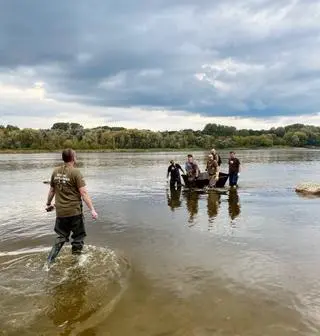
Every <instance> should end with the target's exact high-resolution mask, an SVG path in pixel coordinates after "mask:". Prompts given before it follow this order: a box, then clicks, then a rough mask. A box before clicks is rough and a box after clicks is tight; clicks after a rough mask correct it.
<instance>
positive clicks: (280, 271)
mask: <svg viewBox="0 0 320 336" xmlns="http://www.w3.org/2000/svg"><path fill="white" fill-rule="evenodd" d="M185 154H186V153H164V152H159V153H132V154H131V153H130V154H128V153H79V155H78V166H79V167H80V169H81V170H82V172H83V175H84V176H85V179H86V182H87V185H88V190H89V193H90V195H91V196H92V199H93V202H94V204H95V207H96V210H97V212H98V213H99V216H100V217H99V219H98V220H97V221H93V220H91V218H90V216H89V213H88V211H87V210H86V211H85V218H86V227H87V233H88V236H87V238H86V248H85V251H84V254H83V255H82V256H80V257H75V256H72V255H71V254H70V245H66V246H65V247H64V248H63V250H62V252H61V254H60V255H59V257H58V259H57V262H56V263H55V264H54V265H53V267H52V268H51V269H49V270H48V269H46V268H45V267H44V264H45V261H46V256H47V255H48V252H49V250H50V247H51V244H52V242H53V240H54V233H53V225H54V219H55V217H54V213H46V212H45V211H44V204H45V202H46V196H47V192H48V185H47V184H44V183H43V181H44V180H48V179H49V177H50V174H51V171H52V168H53V167H54V166H56V165H58V164H59V163H60V154H59V153H58V154H57V153H50V154H25V155H22V154H17V155H8V154H6V155H0V185H1V193H0V218H1V222H0V335H10V336H11V335H26V336H28V335H88V336H89V335H97V336H98V335H103V336H108V335H112V336H113V335H114V336H118V335H119V336H120V335H121V336H124V335H130V336H144V335H145V336H153V335H154V336H156V335H157V336H160V335H161V336H164V335H168V336H169V335H173V336H175V335H181V336H182V335H183V336H184V335H185V336H189V335H190V336H193V335H194V336H207V335H232V336H236V335H237V336H240V335H241V336H254V335H259V336H261V335H270V336H274V335H280V336H282V335H284V336H285V335H318V334H319V332H320V297H319V290H320V268H319V262H320V224H319V215H320V208H319V199H318V198H303V197H301V196H299V195H297V194H296V193H295V192H294V186H295V185H296V184H298V183H300V182H303V181H315V182H317V181H319V179H320V151H317V150H306V149H281V150H276V149H272V150H252V151H250V150H241V151H240V150H239V151H238V153H237V157H238V158H239V159H240V161H241V163H242V172H241V176H240V179H239V188H238V190H233V191H232V192H225V193H217V192H209V193H205V192H187V191H184V190H178V191H170V189H168V187H167V184H166V169H167V166H168V162H169V160H170V159H171V158H173V159H175V160H176V161H177V162H180V163H181V164H182V163H184V161H185ZM205 155H206V153H204V152H197V153H195V156H196V158H197V159H198V161H199V163H200V167H201V168H202V169H203V168H204V160H205ZM221 156H222V160H223V164H222V171H226V169H227V167H226V159H227V152H221Z"/></svg>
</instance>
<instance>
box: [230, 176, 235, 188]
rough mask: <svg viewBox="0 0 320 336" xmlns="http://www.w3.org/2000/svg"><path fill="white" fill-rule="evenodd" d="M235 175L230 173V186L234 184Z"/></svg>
mask: <svg viewBox="0 0 320 336" xmlns="http://www.w3.org/2000/svg"><path fill="white" fill-rule="evenodd" d="M233 175H234V173H229V186H230V187H232V186H233Z"/></svg>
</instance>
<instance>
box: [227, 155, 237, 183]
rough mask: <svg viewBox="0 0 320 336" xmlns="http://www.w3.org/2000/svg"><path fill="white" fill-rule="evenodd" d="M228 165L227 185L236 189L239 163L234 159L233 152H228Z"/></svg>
mask: <svg viewBox="0 0 320 336" xmlns="http://www.w3.org/2000/svg"><path fill="white" fill-rule="evenodd" d="M228 163H229V185H230V187H236V186H237V183H238V178H239V175H240V161H239V159H237V158H236V156H235V152H230V158H229V160H228Z"/></svg>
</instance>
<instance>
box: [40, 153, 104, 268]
mask: <svg viewBox="0 0 320 336" xmlns="http://www.w3.org/2000/svg"><path fill="white" fill-rule="evenodd" d="M62 160H63V165H62V166H60V167H57V168H55V169H54V171H53V173H52V175H51V181H50V190H49V193H48V199H47V204H46V210H47V211H51V210H53V209H54V208H55V210H56V222H55V227H54V231H55V232H56V233H57V234H58V237H57V238H56V240H55V243H54V245H53V247H52V250H51V252H50V254H49V256H48V262H52V261H54V259H55V258H56V256H57V255H58V253H59V251H60V250H61V248H62V246H63V245H64V243H65V242H68V241H69V236H70V234H71V232H72V235H71V238H72V243H71V245H72V253H73V254H80V253H81V251H82V248H83V245H84V238H85V236H86V230H85V225H84V219H83V212H82V200H83V201H84V202H85V203H86V205H87V206H88V208H89V209H90V211H91V215H92V218H93V219H97V218H98V214H97V213H96V211H95V209H94V207H93V204H92V201H91V198H90V196H89V194H88V192H87V189H86V183H85V180H84V178H83V176H82V174H81V172H80V170H79V169H78V168H75V164H76V152H75V151H74V150H72V149H70V148H69V149H65V150H63V152H62ZM54 197H55V206H52V205H51V202H52V200H53V198H54Z"/></svg>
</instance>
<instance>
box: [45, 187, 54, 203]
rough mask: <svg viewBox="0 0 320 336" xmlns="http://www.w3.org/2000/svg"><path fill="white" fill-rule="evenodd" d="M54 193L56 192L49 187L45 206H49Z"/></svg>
mask: <svg viewBox="0 0 320 336" xmlns="http://www.w3.org/2000/svg"><path fill="white" fill-rule="evenodd" d="M55 193H56V192H55V190H54V188H53V187H50V189H49V193H48V198H47V204H46V205H47V207H49V206H51V202H52V200H53V197H54V195H55Z"/></svg>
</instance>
